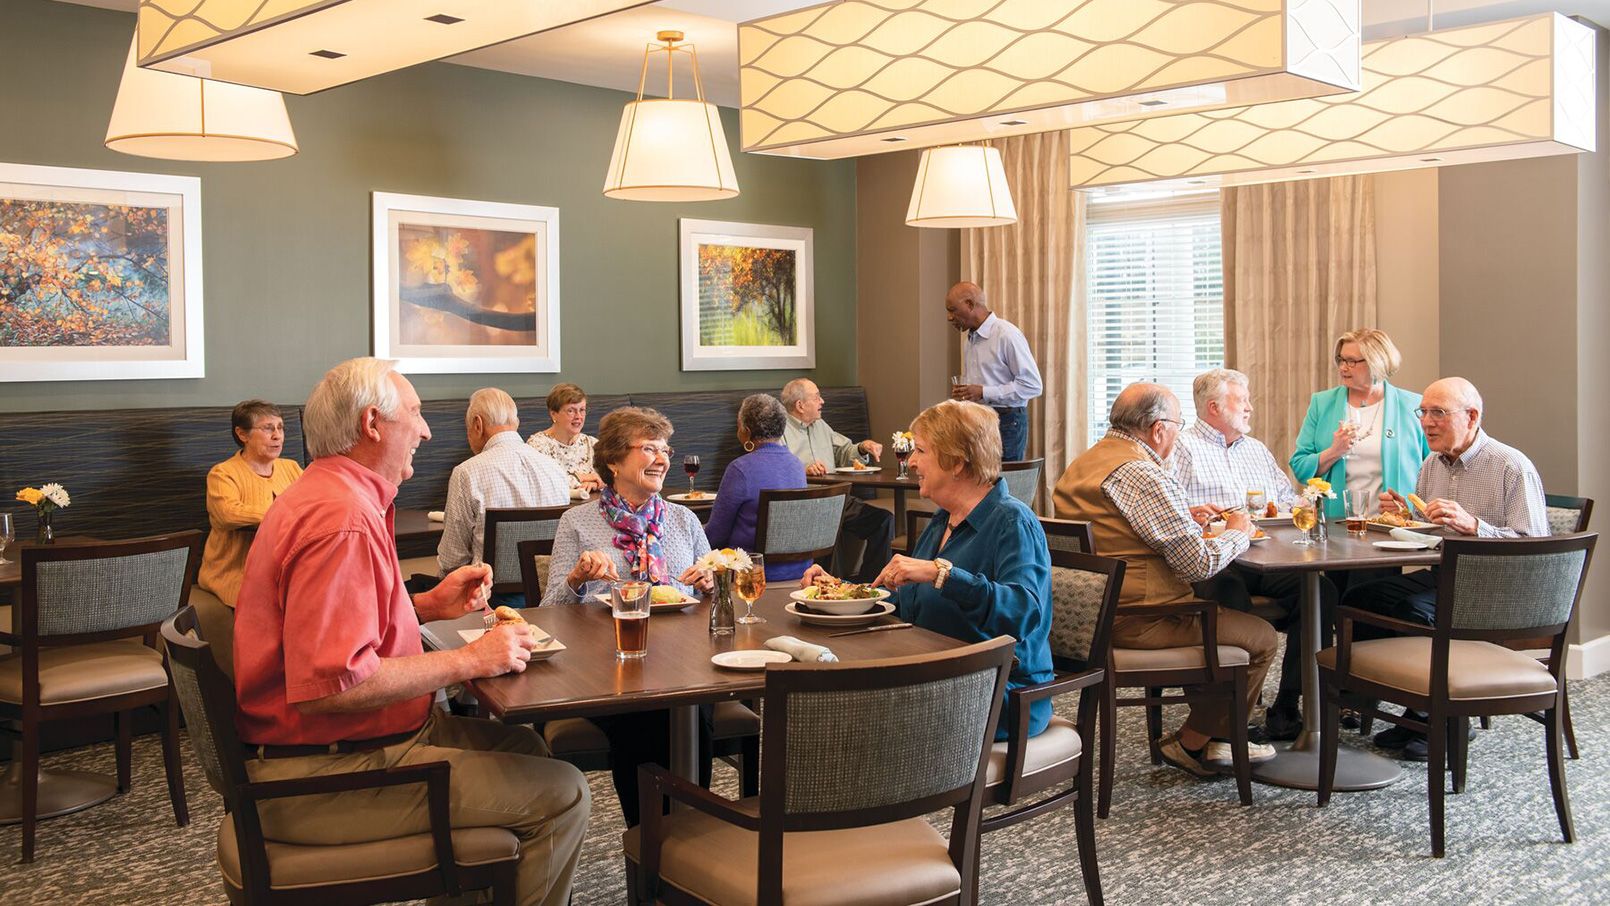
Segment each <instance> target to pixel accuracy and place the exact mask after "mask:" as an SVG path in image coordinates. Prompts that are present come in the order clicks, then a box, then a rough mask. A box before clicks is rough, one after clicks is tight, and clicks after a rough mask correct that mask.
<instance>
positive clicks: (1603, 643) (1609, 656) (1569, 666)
mask: <svg viewBox="0 0 1610 906" xmlns="http://www.w3.org/2000/svg"><path fill="white" fill-rule="evenodd" d="M1605 672H1610V635H1601V636H1599V637H1598V638H1596V639H1593V640H1592V641H1589V642H1584V643H1582V644H1580V645H1572V646H1571V652H1570V654H1569V655H1567V656H1566V658H1565V678H1566V679H1587V678H1588V677H1592V676H1598V675H1599V674H1601V673H1605Z"/></svg>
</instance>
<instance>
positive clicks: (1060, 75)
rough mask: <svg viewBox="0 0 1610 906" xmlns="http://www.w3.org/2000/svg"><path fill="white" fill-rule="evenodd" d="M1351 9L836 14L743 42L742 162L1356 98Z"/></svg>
mask: <svg viewBox="0 0 1610 906" xmlns="http://www.w3.org/2000/svg"><path fill="white" fill-rule="evenodd" d="M1358 53H1359V0H840V2H835V3H828V4H824V5H822V6H815V7H810V8H808V9H802V10H796V11H794V12H789V13H783V14H780V15H776V16H771V17H768V18H764V19H757V20H755V21H752V22H746V23H744V24H742V25H739V26H738V62H739V70H738V82H739V94H740V99H741V101H742V112H741V114H740V117H739V123H740V126H741V130H742V139H743V149H744V150H745V151H758V152H764V153H767V154H782V155H793V156H797V157H811V158H818V159H833V158H841V157H854V156H858V155H865V154H878V153H881V152H884V151H895V150H900V149H904V148H921V147H928V146H932V145H941V144H952V143H957V142H967V141H978V140H982V139H986V138H996V137H1000V136H1006V135H1019V134H1024V133H1030V132H1047V131H1051V130H1056V129H1065V128H1068V127H1070V126H1077V125H1081V124H1085V123H1093V122H1107V121H1111V120H1118V119H1128V118H1133V117H1146V116H1158V115H1162V114H1166V113H1169V112H1172V111H1177V110H1210V109H1217V108H1220V107H1225V106H1240V105H1244V104H1261V103H1266V102H1269V101H1277V100H1284V99H1287V98H1306V97H1314V96H1318V95H1326V94H1334V93H1337V92H1343V91H1356V90H1357V89H1358V86H1359V68H1358Z"/></svg>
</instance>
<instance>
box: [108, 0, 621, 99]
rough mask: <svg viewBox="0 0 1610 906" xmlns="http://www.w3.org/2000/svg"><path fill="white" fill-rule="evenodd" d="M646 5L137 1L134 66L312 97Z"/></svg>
mask: <svg viewBox="0 0 1610 906" xmlns="http://www.w3.org/2000/svg"><path fill="white" fill-rule="evenodd" d="M646 3H647V0H542V2H532V0H140V8H139V12H138V20H137V21H138V30H139V31H138V41H139V59H140V65H141V66H143V67H150V68H154V69H160V70H163V71H165V72H176V73H179V74H180V75H188V76H200V77H202V78H208V79H215V80H217V81H222V82H234V83H236V84H239V85H252V86H255V87H258V88H269V89H273V90H275V91H283V92H287V93H290V94H311V93H312V92H315V91H323V90H324V89H326V88H334V87H336V86H337V85H345V84H347V83H348V82H356V81H358V80H359V79H366V78H368V77H370V76H374V75H379V74H381V73H384V72H390V71H392V70H394V69H402V68H404V67H408V66H413V65H414V64H416V63H425V62H428V61H431V60H440V59H442V58H444V57H451V56H455V55H457V54H461V53H466V52H468V51H471V50H476V49H478V48H482V47H487V46H490V45H492V44H498V43H501V42H503V41H508V40H512V39H514V38H520V37H524V36H526V35H532V34H536V33H537V32H541V31H547V30H548V29H551V28H558V27H559V26H561V25H569V24H571V23H573V22H580V21H583V20H585V19H592V18H594V17H597V16H602V15H606V14H608V13H613V12H617V11H619V10H623V9H627V8H630V7H634V6H644V5H646Z"/></svg>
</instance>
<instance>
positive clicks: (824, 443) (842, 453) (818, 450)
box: [783, 415, 861, 468]
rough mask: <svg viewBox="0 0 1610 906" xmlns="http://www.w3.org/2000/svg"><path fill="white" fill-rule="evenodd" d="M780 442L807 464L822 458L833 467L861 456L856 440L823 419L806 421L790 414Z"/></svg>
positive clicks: (846, 463)
mask: <svg viewBox="0 0 1610 906" xmlns="http://www.w3.org/2000/svg"><path fill="white" fill-rule="evenodd" d="M783 446H785V447H787V448H788V450H789V452H790V453H793V454H794V455H795V456H798V457H799V461H800V462H802V463H804V464H805V465H807V466H808V465H810V464H811V463H813V462H821V463H826V464H827V466H828V468H835V467H838V466H847V465H850V464H851V463H853V462H855V461H856V460H858V459H860V458H861V453H860V451H859V450H857V449H856V444H855V441H853V440H850V439H849V438H848V437H845V436H844V435H842V434H840V433H838V432H837V431H834V430H833V429H832V428H830V427H828V425H827V422H826V421H824V420H822V419H817V420H816V421H814V422H811V423H810V424H808V425H807V424H805V423H804V422H802V421H800V420H799V419H797V418H795V417H794V416H792V415H790V416H789V417H788V424H787V425H786V426H784V428H783Z"/></svg>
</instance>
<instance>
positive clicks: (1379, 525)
mask: <svg viewBox="0 0 1610 906" xmlns="http://www.w3.org/2000/svg"><path fill="white" fill-rule="evenodd" d="M1364 527H1365V528H1367V529H1369V530H1370V531H1372V532H1390V531H1392V530H1393V529H1395V528H1406V529H1408V530H1409V531H1411V532H1423V531H1425V530H1426V529H1435V528H1436V527H1437V526H1435V525H1433V524H1431V523H1429V522H1420V521H1419V520H1415V521H1413V522H1410V523H1409V524H1408V525H1387V524H1386V523H1384V522H1366V523H1364Z"/></svg>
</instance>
